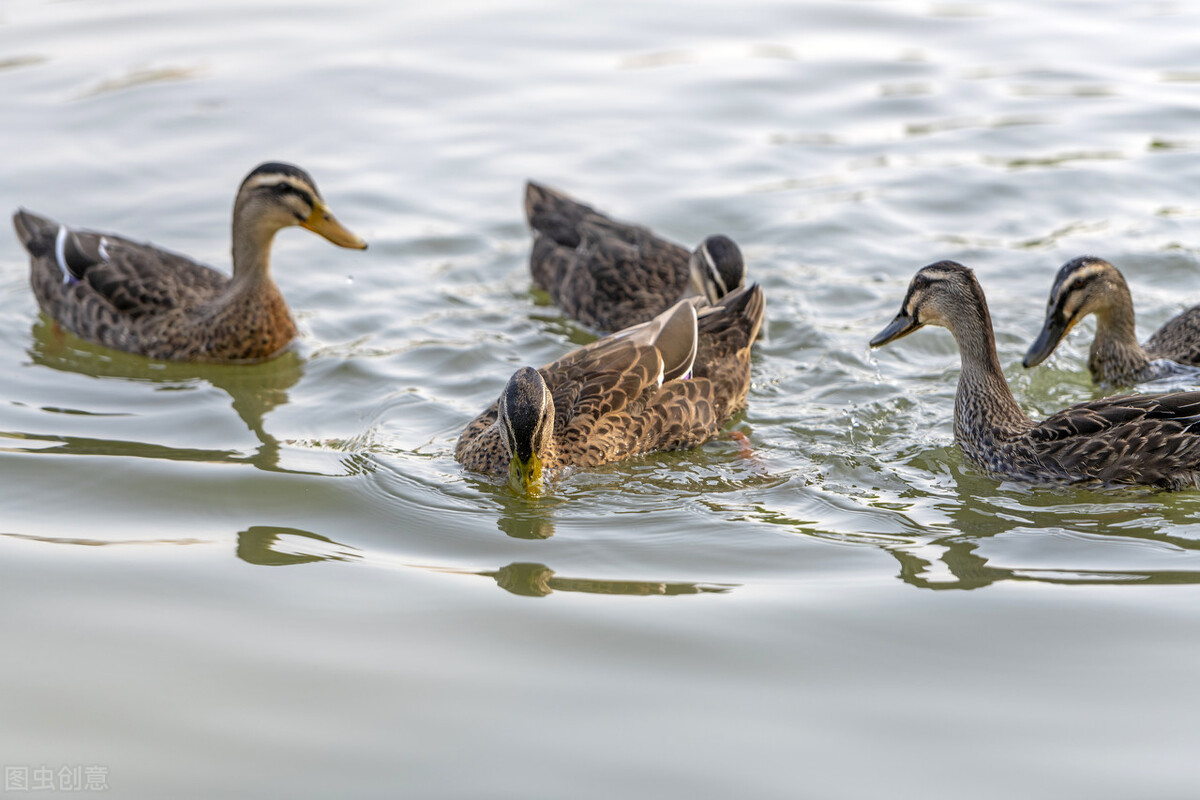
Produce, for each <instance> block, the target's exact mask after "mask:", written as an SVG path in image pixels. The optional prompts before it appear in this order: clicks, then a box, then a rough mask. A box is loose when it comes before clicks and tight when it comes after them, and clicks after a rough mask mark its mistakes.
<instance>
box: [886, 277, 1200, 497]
mask: <svg viewBox="0 0 1200 800" xmlns="http://www.w3.org/2000/svg"><path fill="white" fill-rule="evenodd" d="M926 325H937V326H941V327H944V328H947V329H949V331H950V333H951V334H952V335H953V336H954V340H955V342H956V343H957V344H958V349H959V354H960V358H961V361H962V374H961V375H960V376H959V379H958V389H957V392H956V394H955V398H954V438H955V440H956V441H957V442H958V445H959V448H960V449H961V450H962V453H963V456H964V457H965V458H966V460H967V461H968V462H970V463H971V464H973V465H975V466H976V467H979V468H980V469H982V470H983V471H985V472H987V473H990V474H991V475H993V476H995V477H999V478H1005V479H1013V480H1017V481H1021V482H1027V483H1077V484H1090V485H1098V486H1109V485H1142V486H1152V487H1157V488H1162V489H1183V488H1191V487H1196V486H1198V485H1200V392H1170V393H1162V394H1143V395H1125V396H1119V397H1108V398H1104V399H1101V400H1093V401H1090V402H1086V403H1081V404H1079V405H1075V406H1071V407H1069V408H1066V409H1064V410H1062V411H1059V412H1058V413H1056V414H1052V415H1051V416H1049V417H1047V418H1046V419H1044V420H1042V421H1041V422H1035V421H1034V420H1032V419H1031V418H1030V417H1029V416H1028V415H1026V414H1025V412H1024V411H1023V410H1022V409H1021V407H1020V405H1018V404H1017V401H1016V399H1015V398H1014V397H1013V393H1012V390H1011V389H1010V388H1009V386H1008V382H1007V381H1006V380H1005V378H1004V373H1003V371H1002V370H1001V368H1000V358H999V356H998V355H997V353H996V339H995V335H994V333H993V330H992V319H991V315H990V313H989V312H988V306H987V301H986V299H985V298H984V295H983V289H982V288H981V287H980V285H979V281H978V280H977V279H976V278H975V274H974V273H973V272H972V271H971V270H970V269H968V268H967V267H964V266H963V265H962V264H959V263H957V262H954V261H939V262H937V263H935V264H930V265H928V266H926V267H922V268H921V269H920V270H919V271H918V272H917V274H916V275H915V276H914V277H913V279H912V282H911V283H910V284H909V286H908V292H907V293H906V294H905V297H904V302H903V303H902V304H901V307H900V312H899V313H898V314H897V315H896V317H895V318H894V319H893V320H892V321H891V322H890V323H889V324H888V325H887V327H885V328H884V329H883V330H881V331H880V332H879V333H878V334H876V335H875V337H874V338H873V339H871V347H882V346H883V345H886V344H889V343H891V342H894V341H896V340H897V339H900V338H901V337H903V336H907V335H908V334H910V333H912V332H913V331H915V330H917V329H919V328H922V327H924V326H926Z"/></svg>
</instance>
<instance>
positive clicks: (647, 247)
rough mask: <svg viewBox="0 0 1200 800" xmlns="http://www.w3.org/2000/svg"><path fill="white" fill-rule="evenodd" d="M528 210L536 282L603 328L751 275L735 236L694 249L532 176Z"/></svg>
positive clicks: (715, 293)
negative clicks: (611, 215)
mask: <svg viewBox="0 0 1200 800" xmlns="http://www.w3.org/2000/svg"><path fill="white" fill-rule="evenodd" d="M525 216H526V217H527V218H528V220H529V227H530V228H532V229H533V251H532V253H531V254H530V256H529V267H530V271H531V272H532V273H533V280H534V283H536V284H537V286H538V287H539V288H541V289H543V290H545V291H546V292H549V294H550V296H551V298H553V300H554V302H555V304H557V305H558V306H559V307H560V308H561V309H562V310H563V311H564V312H565V313H566V314H567V315H568V316H570V317H573V318H575V319H577V320H579V321H580V322H582V323H583V324H585V325H588V326H590V327H592V328H594V329H595V330H598V331H616V330H621V329H623V328H628V327H629V326H631V325H636V324H638V323H641V322H645V321H646V320H648V319H650V318H651V317H654V316H656V315H657V314H660V313H662V312H663V311H664V310H665V309H667V308H669V307H671V306H672V305H674V304H675V303H676V302H677V301H678V300H679V299H680V298H682V297H686V296H698V297H699V298H702V299H703V300H705V301H707V302H708V303H710V304H711V303H716V302H717V301H718V300H720V299H721V298H722V297H724V296H725V295H726V294H728V293H729V292H732V291H734V290H735V289H739V288H741V286H742V285H743V284H744V283H745V281H746V264H745V262H744V261H743V260H742V251H741V250H739V249H738V246H737V245H736V244H734V242H733V240H732V239H730V238H729V237H728V236H721V235H714V236H709V237H708V238H706V239H705V240H704V241H703V242H701V243H700V245H699V246H698V247H697V248H696V250H695V252H693V253H689V252H688V251H687V250H686V249H684V248H683V247H680V246H679V245H677V244H675V243H673V242H668V241H666V240H665V239H660V238H659V237H657V236H655V235H654V234H653V233H651V232H650V231H649V230H648V229H646V228H643V227H641V226H639V225H629V224H626V223H623V222H617V221H616V220H614V219H611V218H609V217H607V216H605V215H604V214H601V213H600V212H598V211H596V210H595V209H593V208H592V207H591V206H586V205H584V204H583V203H580V202H577V201H575V200H573V199H571V198H570V197H568V196H567V195H565V194H562V193H561V192H557V191H555V190H553V189H550V188H548V187H545V186H542V185H540V184H537V183H533V182H532V181H530V182H529V183H528V184H527V185H526V187H525Z"/></svg>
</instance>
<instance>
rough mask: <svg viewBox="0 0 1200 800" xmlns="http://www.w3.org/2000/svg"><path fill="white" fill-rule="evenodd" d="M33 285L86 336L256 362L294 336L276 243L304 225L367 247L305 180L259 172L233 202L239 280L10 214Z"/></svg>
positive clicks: (177, 355) (129, 347) (291, 169)
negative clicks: (275, 262) (277, 274)
mask: <svg viewBox="0 0 1200 800" xmlns="http://www.w3.org/2000/svg"><path fill="white" fill-rule="evenodd" d="M13 224H14V226H15V227H16V229H17V236H18V238H20V240H21V244H23V245H24V246H25V249H26V250H28V251H29V256H30V282H31V283H32V285H33V292H34V295H36V296H37V300H38V304H39V305H40V306H41V307H42V310H43V311H44V312H45V313H46V314H47V316H49V317H50V318H51V319H53V320H55V321H56V322H58V323H59V324H60V325H62V326H63V327H64V328H66V329H67V330H69V331H71V332H72V333H74V334H75V335H76V336H79V337H80V338H83V339H87V340H89V341H93V342H98V343H100V344H103V345H106V346H108V347H112V348H114V349H117V350H125V351H128V352H130V353H140V354H142V355H146V356H150V357H151V358H158V359H164V360H170V361H260V360H263V359H267V358H271V357H272V356H274V355H276V354H278V353H279V352H280V351H281V350H283V348H284V347H285V346H286V345H287V344H288V342H290V341H291V340H292V337H294V336H295V335H296V326H295V324H294V323H293V322H292V315H291V313H290V312H289V311H288V307H287V303H286V302H285V301H284V299H283V295H282V294H281V293H280V291H279V287H277V286H276V285H275V282H274V281H273V280H271V274H270V253H271V240H272V239H273V238H274V236H275V233H276V232H277V231H279V230H280V229H282V228H286V227H289V226H291V225H299V226H301V227H303V228H307V229H308V230H310V231H313V232H314V233H317V234H320V235H321V236H323V237H325V238H326V239H328V240H329V241H331V242H333V243H334V244H336V245H338V246H339V247H351V248H356V249H359V250H362V249H365V248H366V246H367V243H366V242H364V241H363V240H362V239H360V238H359V237H358V236H355V235H354V234H353V233H351V232H350V231H348V230H346V228H344V227H343V226H342V224H341V223H340V222H338V220H337V219H336V218H335V217H334V216H333V213H332V212H331V211H330V210H329V207H328V206H327V205H325V201H324V200H323V199H322V198H321V193H320V192H319V191H317V185H316V183H315V182H314V181H313V179H312V177H311V176H309V174H308V173H307V172H305V171H304V170H302V169H300V168H299V167H295V166H292V165H291V164H280V163H267V164H262V165H260V166H258V167H256V168H255V169H254V170H253V171H252V172H251V173H250V174H249V175H247V176H246V179H245V180H244V181H242V185H241V187H240V188H239V189H238V193H237V198H236V199H235V200H234V203H233V276H232V278H231V277H230V276H228V275H224V274H222V273H220V272H217V271H216V270H214V269H212V268H210V267H206V266H204V265H202V264H199V263H197V262H195V261H192V260H191V259H189V258H187V257H185V256H181V255H177V254H175V253H172V252H169V251H167V250H161V249H159V248H157V247H155V246H153V245H150V244H142V243H139V242H134V241H130V240H129V239H126V238H124V237H121V236H117V235H115V234H111V233H95V232H91V231H82V230H74V229H71V228H68V227H66V226H65V225H60V224H59V223H57V222H54V221H52V220H49V219H46V218H45V217H41V216H38V215H37V214H34V213H32V212H29V211H26V210H24V209H22V210H20V211H17V213H16V214H15V215H13Z"/></svg>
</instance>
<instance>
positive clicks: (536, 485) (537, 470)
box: [508, 453, 542, 496]
mask: <svg viewBox="0 0 1200 800" xmlns="http://www.w3.org/2000/svg"><path fill="white" fill-rule="evenodd" d="M508 485H509V486H511V487H512V488H513V491H514V492H516V493H517V494H525V495H534V496H536V495H539V494H541V493H542V460H541V459H540V458H538V456H537V453H530V455H529V461H528V463H524V462H522V461H521V459H519V458H517V457H516V456H513V457H512V459H511V460H510V461H509V462H508Z"/></svg>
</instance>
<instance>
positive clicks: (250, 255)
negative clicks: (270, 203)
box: [229, 208, 277, 293]
mask: <svg viewBox="0 0 1200 800" xmlns="http://www.w3.org/2000/svg"><path fill="white" fill-rule="evenodd" d="M276 230H277V229H276V228H275V227H273V226H268V225H265V224H263V222H262V221H261V220H258V219H254V218H253V217H250V218H247V217H246V216H245V215H243V213H242V209H240V208H235V209H234V212H233V280H232V281H231V282H230V286H229V288H230V291H231V292H233V293H238V292H244V291H253V290H254V289H255V288H257V287H258V286H260V285H261V284H263V283H268V284H270V283H272V281H271V243H272V241H274V239H275V232H276Z"/></svg>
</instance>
